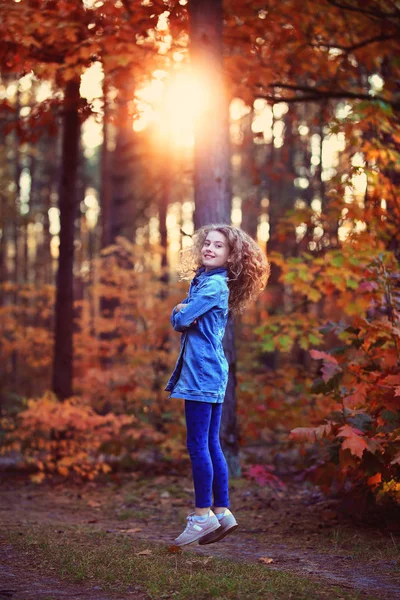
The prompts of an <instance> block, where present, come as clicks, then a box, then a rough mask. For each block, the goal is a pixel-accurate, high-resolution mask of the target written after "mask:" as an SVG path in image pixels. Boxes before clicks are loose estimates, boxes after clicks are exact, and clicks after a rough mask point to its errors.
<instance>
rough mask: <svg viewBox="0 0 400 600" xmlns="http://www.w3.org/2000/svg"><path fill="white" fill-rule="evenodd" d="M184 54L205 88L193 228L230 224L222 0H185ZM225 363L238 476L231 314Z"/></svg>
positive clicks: (231, 457) (226, 420)
mask: <svg viewBox="0 0 400 600" xmlns="http://www.w3.org/2000/svg"><path fill="white" fill-rule="evenodd" d="M189 14H190V54H191V61H192V66H193V68H194V69H195V70H196V72H197V75H198V76H199V77H200V80H201V81H202V82H203V85H204V89H205V90H206V91H207V92H208V95H207V96H206V97H205V102H204V110H203V112H202V114H201V118H199V120H198V122H197V123H196V127H195V150H194V185H195V192H194V195H195V214H194V221H195V226H196V228H198V227H200V226H202V225H205V224H207V223H230V221H231V195H232V194H231V179H230V148H229V128H228V101H227V93H226V88H225V85H224V76H223V53H222V25H223V12H222V0H191V2H190V3H189ZM224 350H225V355H226V358H227V360H228V364H229V379H228V387H227V391H226V395H225V402H224V412H223V417H222V427H221V440H222V445H223V449H224V452H225V456H226V458H227V462H228V466H229V470H230V472H231V474H232V475H239V473H240V464H239V458H238V457H239V451H238V427H237V421H236V391H235V387H236V351H235V336H234V323H233V320H232V318H231V317H230V318H229V319H228V324H227V328H226V332H225V337H224Z"/></svg>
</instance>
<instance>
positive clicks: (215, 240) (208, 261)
mask: <svg viewBox="0 0 400 600" xmlns="http://www.w3.org/2000/svg"><path fill="white" fill-rule="evenodd" d="M201 257H202V261H203V266H204V267H205V268H206V271H210V269H216V268H217V267H224V266H225V265H226V262H227V260H228V257H229V244H228V240H227V238H226V236H225V235H224V234H223V233H221V232H220V231H209V232H208V234H207V237H206V239H205V240H204V244H203V247H202V249H201Z"/></svg>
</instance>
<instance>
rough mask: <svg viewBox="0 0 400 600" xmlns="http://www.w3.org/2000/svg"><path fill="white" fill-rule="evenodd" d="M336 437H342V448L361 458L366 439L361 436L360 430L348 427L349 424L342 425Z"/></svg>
mask: <svg viewBox="0 0 400 600" xmlns="http://www.w3.org/2000/svg"><path fill="white" fill-rule="evenodd" d="M360 434H361V435H360ZM336 437H344V438H345V439H344V440H343V442H342V449H343V450H346V449H348V450H350V452H351V453H352V454H354V456H358V457H359V458H362V455H363V453H364V450H366V448H367V447H368V444H367V441H366V440H365V438H364V437H362V432H361V431H360V430H359V429H356V428H355V427H350V425H343V427H341V428H340V429H339V432H338V434H337V436H336Z"/></svg>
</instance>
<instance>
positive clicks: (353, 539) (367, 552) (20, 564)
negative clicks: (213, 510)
mask: <svg viewBox="0 0 400 600" xmlns="http://www.w3.org/2000/svg"><path fill="white" fill-rule="evenodd" d="M231 483H232V494H231V501H232V502H231V504H232V510H234V513H235V516H236V518H237V520H238V522H239V529H238V530H237V531H236V532H235V533H233V534H232V535H230V536H228V537H227V538H225V539H224V540H223V541H221V542H220V543H216V544H210V545H207V546H199V545H195V544H193V545H190V546H186V547H185V548H184V549H183V551H180V550H179V549H176V547H174V546H172V544H173V539H174V538H175V537H176V536H177V535H178V534H179V533H180V532H181V531H182V529H183V527H184V525H185V517H186V515H187V514H188V512H190V511H191V509H192V498H193V490H192V485H191V480H190V479H189V478H187V477H183V476H180V475H178V474H177V475H153V476H152V475H151V474H150V473H149V474H148V475H146V474H143V473H142V474H132V475H129V476H128V475H124V476H122V477H121V479H118V480H116V479H115V478H112V479H110V480H109V481H108V482H102V483H92V482H90V483H84V484H66V483H64V482H62V483H61V482H60V483H58V484H56V483H53V484H48V483H44V484H41V485H37V484H33V483H31V482H30V481H29V480H27V478H26V477H22V476H21V475H20V476H17V475H12V476H11V475H10V476H5V473H3V474H1V475H0V498H1V501H0V532H1V533H0V598H1V599H3V598H12V600H64V599H67V598H68V600H74V599H79V600H113V599H118V600H126V599H130V598H132V599H135V600H147V599H150V598H152V599H154V598H163V599H167V598H171V599H174V600H175V599H188V600H197V599H202V600H203V599H208V598H217V599H219V600H222V599H225V598H226V599H228V598H229V599H234V598H237V599H242V598H243V599H244V598H246V600H253V599H256V598H257V599H275V598H279V599H285V598H292V599H294V600H298V599H300V598H301V599H305V600H308V598H310V599H314V598H315V599H317V598H318V599H320V598H328V599H330V598H336V599H338V600H339V599H342V600H344V599H346V600H347V599H356V598H360V599H361V598H362V599H367V598H368V599H376V598H379V599H389V598H390V599H391V600H393V599H394V598H400V538H399V535H398V534H399V526H398V525H397V531H396V525H395V523H390V522H389V523H386V522H383V521H382V522H381V523H380V524H379V526H378V525H377V524H376V523H375V524H370V525H366V524H365V523H361V522H357V521H356V519H355V518H354V517H352V518H349V517H348V516H345V515H343V513H341V512H340V511H339V510H338V505H337V503H336V502H335V501H333V500H328V499H324V497H323V496H322V495H321V494H320V492H319V491H318V490H317V489H316V488H314V487H313V486H311V485H310V484H308V483H304V482H296V481H287V482H286V486H285V488H284V489H281V490H276V489H273V488H271V487H268V486H260V485H258V484H257V483H255V482H249V481H247V480H244V479H238V480H233V481H232V482H231ZM157 569H158V570H157ZM165 572H168V573H169V576H168V577H169V578H168V579H165ZM215 575H217V577H216V578H215ZM212 577H213V578H214V580H215V582H217V580H218V579H219V578H220V581H219V582H218V585H220V586H222V587H218V585H217V583H215V586H216V587H213V586H214V580H212V579H211V578H212ZM164 579H165V580H164ZM210 582H212V583H210ZM196 586H197V587H196ZM252 586H253V587H252ZM254 586H256V587H254Z"/></svg>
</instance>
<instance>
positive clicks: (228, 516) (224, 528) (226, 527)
mask: <svg viewBox="0 0 400 600" xmlns="http://www.w3.org/2000/svg"><path fill="white" fill-rule="evenodd" d="M217 519H218V517H217ZM218 522H219V524H220V528H219V529H216V530H214V531H212V532H211V533H207V535H205V536H204V537H203V536H202V537H201V539H200V540H199V544H200V545H201V546H203V545H205V544H213V543H214V542H219V541H220V540H223V539H224V537H225V536H227V535H228V534H229V533H232V531H235V529H237V528H238V524H237V521H236V519H235V517H234V516H233V514H232V513H231V511H230V510H229V508H227V509H225V513H224V516H223V517H222V519H221V520H219V521H218Z"/></svg>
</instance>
